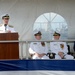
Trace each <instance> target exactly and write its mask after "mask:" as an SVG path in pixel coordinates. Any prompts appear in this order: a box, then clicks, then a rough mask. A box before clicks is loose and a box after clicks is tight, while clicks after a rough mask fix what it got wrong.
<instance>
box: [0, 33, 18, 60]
mask: <svg viewBox="0 0 75 75" xmlns="http://www.w3.org/2000/svg"><path fill="white" fill-rule="evenodd" d="M15 40H17V41H18V33H0V41H11V42H0V59H19V42H14V41H15ZM12 41H13V42H12Z"/></svg>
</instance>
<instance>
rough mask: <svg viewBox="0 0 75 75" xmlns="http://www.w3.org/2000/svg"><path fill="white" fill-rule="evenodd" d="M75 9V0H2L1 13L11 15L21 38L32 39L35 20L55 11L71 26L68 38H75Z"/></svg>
mask: <svg viewBox="0 0 75 75" xmlns="http://www.w3.org/2000/svg"><path fill="white" fill-rule="evenodd" d="M74 9H75V0H0V15H3V14H5V13H8V14H9V15H10V17H11V19H10V24H11V25H13V26H14V27H15V30H16V31H17V32H19V35H20V40H30V39H32V31H33V25H34V22H35V20H36V19H37V18H38V17H39V16H40V15H41V14H44V13H48V12H55V13H57V14H60V15H61V16H62V17H64V19H65V20H66V21H67V24H68V26H69V29H68V34H69V35H68V38H74V37H75V35H74V34H75V33H74V31H75V29H74V28H75V26H74V24H75V21H74V19H75V14H74V13H75V10H74ZM29 36H30V37H29Z"/></svg>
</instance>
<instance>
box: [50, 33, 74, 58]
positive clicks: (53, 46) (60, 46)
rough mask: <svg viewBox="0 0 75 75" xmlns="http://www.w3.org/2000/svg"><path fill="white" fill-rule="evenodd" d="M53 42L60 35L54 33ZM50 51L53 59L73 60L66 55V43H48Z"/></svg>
mask: <svg viewBox="0 0 75 75" xmlns="http://www.w3.org/2000/svg"><path fill="white" fill-rule="evenodd" d="M53 36H54V40H56V41H57V40H59V39H60V36H61V35H60V33H57V32H55V33H54V35H53ZM50 50H51V52H52V53H55V59H73V58H74V57H73V56H71V55H68V54H67V53H68V48H67V44H66V42H50Z"/></svg>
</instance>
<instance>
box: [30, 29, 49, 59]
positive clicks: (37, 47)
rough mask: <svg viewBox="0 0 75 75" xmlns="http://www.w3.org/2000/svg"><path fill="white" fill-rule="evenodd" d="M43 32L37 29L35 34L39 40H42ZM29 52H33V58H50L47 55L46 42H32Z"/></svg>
mask: <svg viewBox="0 0 75 75" xmlns="http://www.w3.org/2000/svg"><path fill="white" fill-rule="evenodd" d="M41 35H42V34H41V32H40V31H37V30H36V31H35V32H34V36H35V39H36V40H37V41H39V40H41ZM29 53H30V54H32V59H49V57H48V56H46V55H47V53H48V48H47V45H46V43H45V42H32V43H31V44H30V47H29Z"/></svg>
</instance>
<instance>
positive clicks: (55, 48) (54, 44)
mask: <svg viewBox="0 0 75 75" xmlns="http://www.w3.org/2000/svg"><path fill="white" fill-rule="evenodd" d="M61 44H63V46H64V47H63V49H62V48H61V46H60V45H61ZM50 50H51V52H53V53H55V54H58V52H63V53H64V54H67V53H68V47H67V44H66V42H50Z"/></svg>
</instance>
